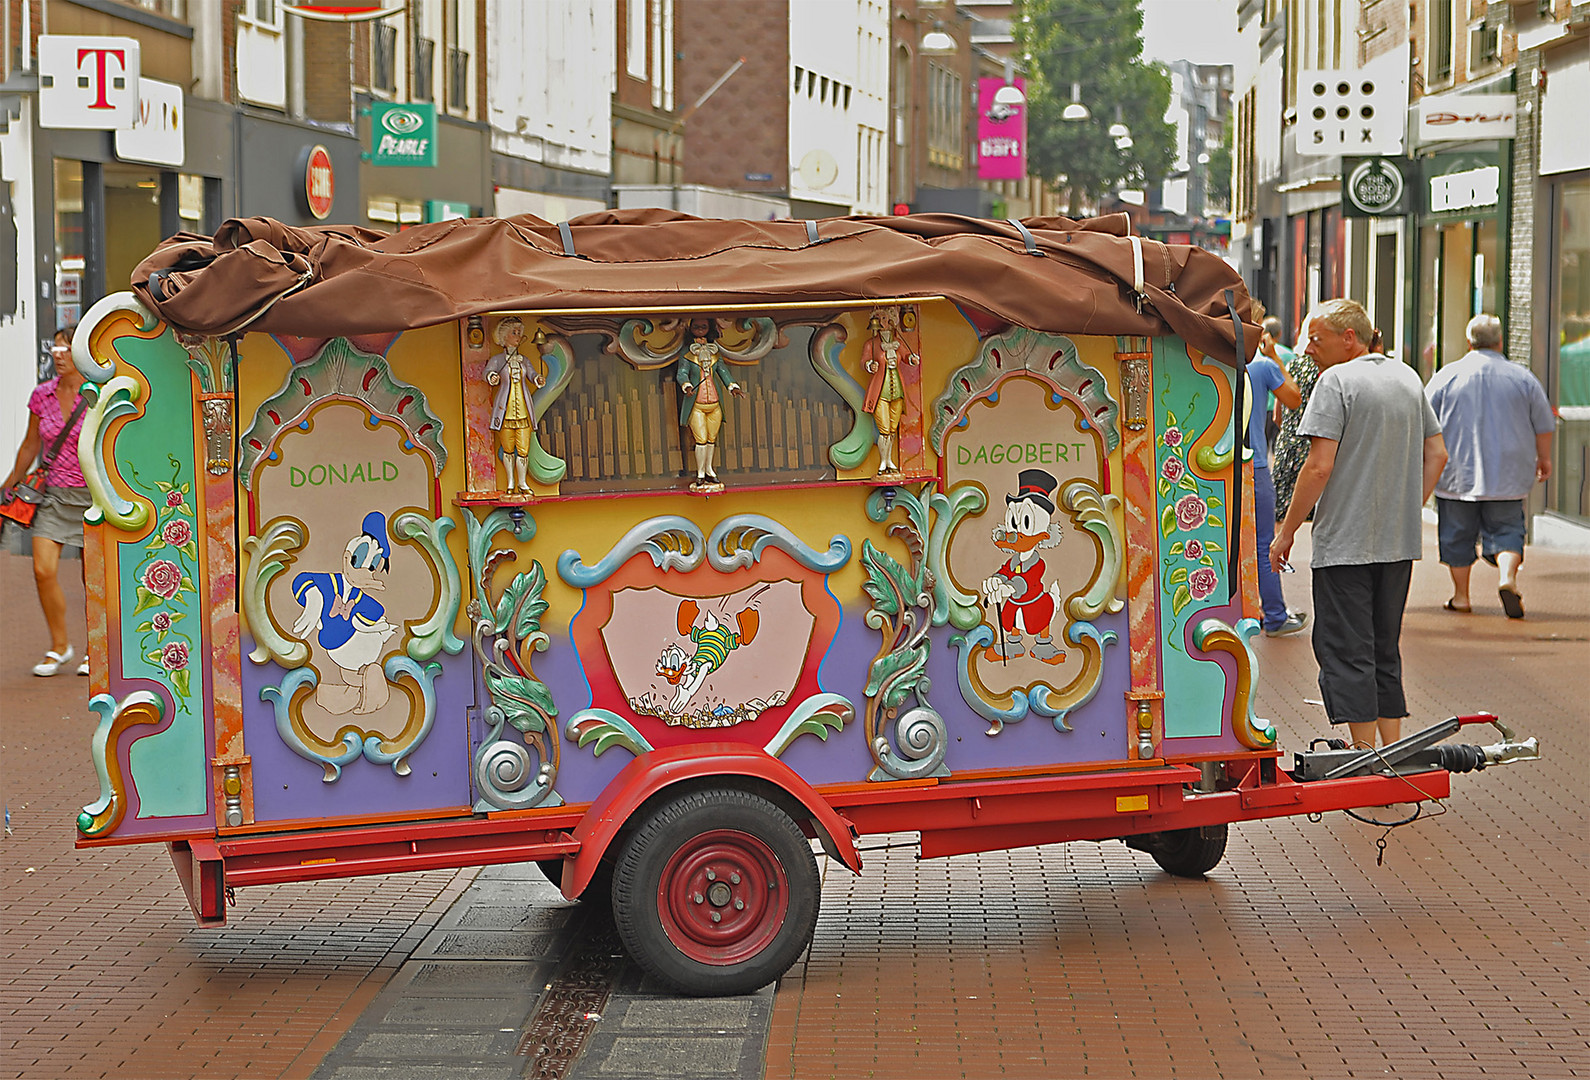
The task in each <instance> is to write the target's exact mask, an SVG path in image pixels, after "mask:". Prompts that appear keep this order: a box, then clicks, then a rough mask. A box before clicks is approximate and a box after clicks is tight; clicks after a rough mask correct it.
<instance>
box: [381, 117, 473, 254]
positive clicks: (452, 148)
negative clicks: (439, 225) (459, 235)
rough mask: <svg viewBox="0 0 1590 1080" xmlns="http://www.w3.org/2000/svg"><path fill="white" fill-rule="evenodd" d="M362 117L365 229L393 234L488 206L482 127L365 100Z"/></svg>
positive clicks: (469, 213) (469, 122) (467, 215)
mask: <svg viewBox="0 0 1590 1080" xmlns="http://www.w3.org/2000/svg"><path fill="white" fill-rule="evenodd" d="M359 112H360V116H359V125H358V129H359V137H360V140H361V143H362V145H363V148H364V150H363V155H362V160H361V161H360V163H359V187H360V190H361V191H362V192H363V199H362V203H361V211H360V212H361V214H362V217H361V218H360V220H361V222H362V223H363V224H365V225H368V226H369V227H370V228H372V229H380V230H382V231H384V232H397V231H399V230H401V229H406V228H408V227H409V226H411V225H417V224H419V223H420V222H422V221H442V220H445V219H448V218H454V217H474V216H478V215H480V214H482V213H485V212H486V211H487V210H488V209H489V208H490V207H491V206H492V190H491V129H490V128H489V127H488V126H487V125H485V124H478V123H473V122H471V121H468V120H461V119H458V118H457V117H451V116H446V115H438V113H437V110H436V107H435V106H434V105H431V104H428V103H413V104H406V103H388V102H379V101H375V102H372V101H369V100H363V101H362V102H361V107H360V109H359ZM443 163H445V164H443Z"/></svg>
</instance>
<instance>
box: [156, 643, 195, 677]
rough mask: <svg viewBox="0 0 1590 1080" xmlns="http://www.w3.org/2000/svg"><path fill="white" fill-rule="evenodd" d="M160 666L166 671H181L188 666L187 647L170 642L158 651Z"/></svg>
mask: <svg viewBox="0 0 1590 1080" xmlns="http://www.w3.org/2000/svg"><path fill="white" fill-rule="evenodd" d="M160 666H161V667H163V668H165V669H166V670H167V671H181V670H182V669H183V668H185V667H187V666H188V647H187V646H186V645H184V644H183V643H182V642H180V641H172V642H168V643H167V644H166V647H165V648H163V649H161V650H160Z"/></svg>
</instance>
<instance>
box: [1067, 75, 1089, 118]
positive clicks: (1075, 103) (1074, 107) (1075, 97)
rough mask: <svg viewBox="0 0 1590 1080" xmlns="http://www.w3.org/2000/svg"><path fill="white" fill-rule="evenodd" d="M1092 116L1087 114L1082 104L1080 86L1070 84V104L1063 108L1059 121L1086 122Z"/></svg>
mask: <svg viewBox="0 0 1590 1080" xmlns="http://www.w3.org/2000/svg"><path fill="white" fill-rule="evenodd" d="M1092 115H1093V114H1092V113H1090V112H1088V107H1087V106H1086V105H1084V104H1082V84H1081V83H1072V84H1071V104H1069V105H1067V106H1066V107H1065V111H1064V112H1062V113H1061V114H1060V119H1062V120H1073V121H1074V120H1086V119H1087V118H1088V117H1090V116H1092Z"/></svg>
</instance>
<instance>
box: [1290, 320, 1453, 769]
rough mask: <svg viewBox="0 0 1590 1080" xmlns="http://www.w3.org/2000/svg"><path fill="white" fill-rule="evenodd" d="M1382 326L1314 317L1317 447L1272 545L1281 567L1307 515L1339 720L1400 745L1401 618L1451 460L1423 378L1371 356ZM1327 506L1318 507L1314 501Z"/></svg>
mask: <svg viewBox="0 0 1590 1080" xmlns="http://www.w3.org/2000/svg"><path fill="white" fill-rule="evenodd" d="M1374 337H1375V331H1374V329H1373V328H1372V327H1371V326H1370V325H1369V316H1368V315H1367V314H1365V312H1364V309H1363V308H1362V307H1361V306H1360V305H1358V304H1357V303H1355V302H1353V301H1351V300H1329V301H1326V302H1325V303H1323V304H1321V305H1320V306H1319V307H1318V308H1317V309H1316V310H1315V311H1314V313H1313V314H1312V315H1311V316H1310V319H1309V335H1308V346H1307V348H1306V349H1305V352H1306V353H1307V354H1308V355H1309V356H1311V357H1312V358H1313V360H1314V362H1315V364H1317V365H1318V366H1319V369H1320V375H1319V380H1318V381H1317V382H1316V383H1315V384H1314V392H1313V394H1312V395H1311V396H1310V397H1309V403H1308V409H1307V411H1305V412H1304V414H1303V422H1302V424H1300V425H1299V427H1298V432H1299V434H1301V435H1303V436H1304V437H1306V438H1308V439H1309V442H1310V445H1309V453H1308V458H1307V460H1306V461H1305V462H1304V463H1303V468H1302V469H1301V470H1300V471H1299V473H1298V477H1297V486H1296V489H1295V490H1294V492H1293V496H1292V505H1291V508H1290V509H1289V510H1288V511H1287V514H1286V519H1285V520H1284V521H1283V522H1282V523H1281V525H1280V528H1279V529H1278V530H1277V531H1276V535H1275V540H1274V542H1273V543H1272V544H1271V545H1270V564H1271V568H1272V569H1273V570H1275V571H1276V572H1280V571H1282V570H1283V569H1285V568H1286V566H1287V556H1288V555H1290V554H1291V552H1292V543H1293V541H1294V539H1295V538H1296V536H1297V530H1298V528H1299V526H1301V525H1302V523H1303V518H1304V517H1305V516H1306V515H1307V514H1308V511H1309V509H1310V508H1314V509H1315V515H1314V531H1313V549H1314V554H1313V560H1312V566H1313V571H1314V573H1313V578H1314V658H1315V659H1316V660H1317V661H1318V662H1319V685H1320V690H1321V692H1322V694H1323V696H1324V698H1325V710H1326V713H1327V714H1328V716H1329V718H1330V722H1331V723H1332V724H1346V725H1347V726H1348V729H1349V730H1350V731H1351V732H1352V737H1353V742H1354V743H1355V744H1361V745H1364V746H1371V747H1372V746H1374V745H1375V736H1376V734H1377V733H1378V734H1379V736H1380V740H1381V742H1382V743H1383V744H1386V745H1389V744H1391V743H1393V742H1396V741H1397V739H1398V738H1400V737H1401V733H1402V718H1403V717H1404V716H1406V715H1408V707H1407V699H1406V697H1405V696H1404V694H1403V690H1402V655H1401V650H1400V638H1401V636H1402V613H1403V608H1404V606H1405V605H1406V604H1407V600H1408V583H1409V581H1410V580H1411V578H1412V575H1413V563H1414V560H1416V559H1418V558H1419V557H1420V556H1421V554H1422V551H1421V539H1422V536H1421V530H1422V521H1421V517H1420V508H1421V507H1422V506H1423V504H1424V501H1425V500H1426V499H1428V498H1429V497H1430V492H1431V491H1432V490H1434V488H1435V482H1436V479H1437V478H1438V477H1439V476H1440V475H1441V470H1442V468H1444V467H1445V465H1446V457H1447V455H1446V447H1445V445H1444V443H1443V441H1442V439H1441V427H1440V424H1439V423H1438V422H1437V420H1436V417H1435V411H1434V410H1433V409H1432V408H1431V407H1430V402H1429V400H1428V399H1427V398H1426V397H1425V396H1424V387H1423V386H1421V385H1420V383H1419V376H1418V375H1417V374H1416V373H1415V372H1414V371H1413V369H1412V368H1410V367H1407V366H1406V365H1404V364H1401V363H1399V362H1397V361H1395V360H1392V359H1391V358H1389V357H1387V356H1385V355H1384V354H1382V353H1376V352H1370V350H1369V343H1370V342H1371V341H1373V340H1374ZM1316 504H1317V505H1316Z"/></svg>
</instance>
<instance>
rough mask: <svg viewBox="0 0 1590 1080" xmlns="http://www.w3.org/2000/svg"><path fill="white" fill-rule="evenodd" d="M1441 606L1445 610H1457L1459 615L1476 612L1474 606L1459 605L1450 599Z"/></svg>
mask: <svg viewBox="0 0 1590 1080" xmlns="http://www.w3.org/2000/svg"><path fill="white" fill-rule="evenodd" d="M1441 607H1442V609H1443V610H1445V611H1455V612H1457V613H1458V614H1459V615H1471V614H1473V612H1474V609H1473V608H1472V607H1458V606H1457V605H1456V604H1454V603H1453V602H1452V601H1451V600H1448V601H1447V602H1446V603H1444V604H1442V605H1441Z"/></svg>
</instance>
